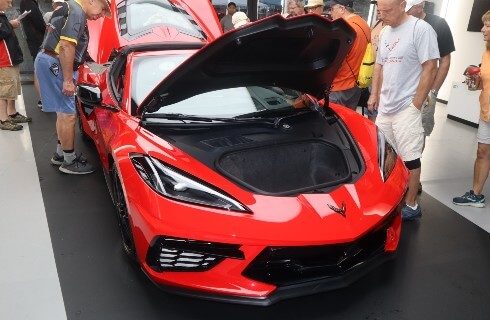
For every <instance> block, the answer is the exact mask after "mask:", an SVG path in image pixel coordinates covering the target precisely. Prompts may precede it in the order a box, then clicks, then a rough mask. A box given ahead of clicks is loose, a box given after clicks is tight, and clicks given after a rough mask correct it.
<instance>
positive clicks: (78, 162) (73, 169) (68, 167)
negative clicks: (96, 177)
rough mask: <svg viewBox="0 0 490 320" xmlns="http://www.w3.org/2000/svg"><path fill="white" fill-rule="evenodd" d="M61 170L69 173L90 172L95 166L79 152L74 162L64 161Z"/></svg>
mask: <svg viewBox="0 0 490 320" xmlns="http://www.w3.org/2000/svg"><path fill="white" fill-rule="evenodd" d="M60 171H61V172H64V173H68V174H88V173H92V172H94V171H95V168H94V167H93V166H92V165H91V164H90V163H88V161H87V159H85V158H84V157H82V155H81V154H79V155H77V157H76V158H75V160H73V162H72V163H66V162H65V161H63V164H62V165H61V166H60Z"/></svg>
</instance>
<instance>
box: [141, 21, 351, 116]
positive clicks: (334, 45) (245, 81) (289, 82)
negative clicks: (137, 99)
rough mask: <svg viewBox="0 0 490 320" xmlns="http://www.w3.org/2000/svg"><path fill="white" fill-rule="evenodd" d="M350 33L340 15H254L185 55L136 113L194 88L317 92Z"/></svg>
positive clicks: (335, 66) (197, 90)
mask: <svg viewBox="0 0 490 320" xmlns="http://www.w3.org/2000/svg"><path fill="white" fill-rule="evenodd" d="M354 37H355V33H354V31H353V30H352V29H351V28H350V26H349V25H348V24H347V23H346V22H345V21H344V20H342V19H338V20H336V21H333V22H331V21H328V20H327V19H325V18H323V17H320V16H318V15H304V16H299V17H295V18H289V19H286V18H283V17H282V16H280V15H275V16H272V17H269V18H266V19H263V20H260V21H258V22H256V23H252V24H249V25H246V26H244V27H242V28H240V29H237V30H235V31H233V32H229V33H226V34H224V35H223V36H222V37H220V38H218V39H217V40H215V41H213V42H212V43H210V44H208V45H207V46H205V47H203V48H202V49H201V50H199V51H198V52H197V53H196V54H194V55H193V56H191V57H190V58H189V59H188V60H186V61H185V62H184V63H182V64H181V65H180V66H179V67H177V68H176V69H175V70H174V71H173V72H172V73H171V74H170V75H169V76H168V77H166V78H165V79H164V80H163V81H162V82H160V84H158V85H157V86H156V87H155V89H154V90H153V91H152V92H151V93H150V94H149V95H148V96H147V97H146V98H145V100H144V101H143V102H142V103H141V105H140V106H139V107H138V114H142V113H144V112H155V111H157V110H159V109H160V108H162V107H164V106H166V105H170V104H173V103H176V102H179V101H182V100H184V99H187V98H189V97H192V96H194V95H197V94H200V93H204V92H208V91H213V90H219V89H224V88H232V87H241V86H251V85H262V86H279V87H286V88H289V89H295V90H299V91H302V92H305V93H309V94H312V95H314V96H317V97H321V96H322V95H323V91H324V90H325V89H326V88H329V87H330V86H331V83H332V80H333V78H334V76H335V74H336V72H337V70H338V68H339V67H340V64H341V63H342V61H343V60H344V57H345V56H346V55H347V53H348V52H349V50H350V48H351V46H352V43H353V40H354Z"/></svg>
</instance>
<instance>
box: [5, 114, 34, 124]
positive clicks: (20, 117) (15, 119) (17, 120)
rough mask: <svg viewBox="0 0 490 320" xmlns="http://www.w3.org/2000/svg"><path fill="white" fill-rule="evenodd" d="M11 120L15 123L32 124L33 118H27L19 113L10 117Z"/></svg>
mask: <svg viewBox="0 0 490 320" xmlns="http://www.w3.org/2000/svg"><path fill="white" fill-rule="evenodd" d="M9 120H10V121H11V122H14V123H26V122H31V121H32V118H31V117H26V116H24V115H21V114H20V113H18V112H17V113H15V114H12V115H10V116H9Z"/></svg>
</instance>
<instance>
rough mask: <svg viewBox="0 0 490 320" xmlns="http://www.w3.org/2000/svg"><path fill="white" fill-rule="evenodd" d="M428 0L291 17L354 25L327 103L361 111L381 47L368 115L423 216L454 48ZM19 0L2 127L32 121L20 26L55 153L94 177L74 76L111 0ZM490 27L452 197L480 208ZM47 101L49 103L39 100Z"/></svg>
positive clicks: (3, 70)
mask: <svg viewBox="0 0 490 320" xmlns="http://www.w3.org/2000/svg"><path fill="white" fill-rule="evenodd" d="M424 3H425V1H423V0H378V1H377V17H378V20H377V21H376V23H375V24H374V26H373V28H372V29H371V28H370V27H369V26H368V24H367V22H366V21H365V20H364V19H363V18H362V17H361V16H359V15H358V14H356V12H355V11H354V1H353V0H328V1H324V0H308V1H307V2H306V4H305V3H304V2H303V1H302V0H288V1H287V13H286V14H285V16H286V17H295V16H299V15H302V14H306V13H309V14H318V15H322V16H326V17H328V18H329V19H332V20H336V19H344V20H345V21H346V22H347V23H348V24H349V25H350V26H351V27H352V29H353V30H354V31H355V33H356V37H355V40H354V42H353V44H352V48H351V50H350V51H349V53H348V54H347V56H346V58H345V60H344V61H343V63H342V65H341V66H340V68H339V70H338V72H337V74H336V76H335V78H334V80H333V83H332V86H331V88H325V90H326V93H327V94H328V96H329V100H330V101H332V102H336V103H338V104H341V105H344V106H346V107H348V108H351V109H353V110H356V108H357V107H358V106H359V105H360V100H362V99H361V95H362V90H361V89H360V88H359V86H358V82H357V79H358V75H359V70H360V66H361V63H362V60H363V57H364V53H365V51H366V48H367V46H368V44H369V43H372V45H373V46H374V48H375V51H376V63H375V67H374V73H373V76H372V85H371V87H370V88H369V90H367V91H365V92H367V96H366V100H367V101H366V105H367V109H368V110H367V115H368V117H369V118H370V119H371V120H373V121H375V123H376V125H377V126H378V127H379V129H380V130H381V131H382V132H383V134H384V135H385V136H386V137H387V139H388V140H389V141H391V142H392V143H393V145H394V147H395V149H396V150H397V152H398V154H399V155H400V157H401V158H402V160H403V161H404V163H405V165H406V167H407V168H408V170H409V172H410V175H409V186H408V191H407V195H406V199H405V202H406V204H405V206H404V207H403V209H402V216H403V218H404V219H405V220H413V219H417V218H419V217H420V216H421V215H422V209H421V207H420V204H418V203H417V195H418V193H420V192H421V188H422V186H421V184H420V173H421V161H420V159H421V157H422V153H423V150H424V147H425V140H426V137H427V136H429V135H430V134H431V132H432V130H433V128H434V110H435V105H436V99H437V94H438V91H439V89H440V88H441V86H442V84H443V83H444V81H445V79H446V76H447V74H448V70H449V67H450V63H451V53H452V52H454V51H455V46H454V41H453V37H452V34H451V30H450V28H449V26H448V24H447V22H446V21H445V20H444V19H443V18H441V17H438V16H436V15H433V14H429V13H427V12H425V10H424ZM11 5H12V0H0V40H1V41H2V42H3V43H4V44H5V45H4V46H2V47H1V49H0V50H2V51H1V52H0V129H2V130H12V131H16V130H21V129H22V125H21V124H22V123H25V122H29V121H31V118H29V117H27V116H25V115H21V114H19V113H18V112H17V111H16V109H15V100H16V98H17V96H18V95H19V94H20V92H21V85H20V76H19V64H20V63H22V61H23V55H22V51H21V49H20V46H19V42H18V40H17V38H16V36H15V32H14V29H16V28H19V27H20V26H21V24H22V27H23V29H24V32H25V34H26V38H27V39H26V40H27V44H28V48H29V53H30V54H31V55H32V57H33V58H34V59H35V76H34V79H35V82H34V84H35V87H36V89H37V92H38V93H39V95H40V98H41V99H40V102H39V104H40V105H42V108H43V111H45V112H56V114H57V121H56V132H57V136H58V143H57V146H56V151H55V152H54V155H53V157H52V159H51V162H52V163H53V164H54V165H57V166H59V170H60V171H62V172H65V173H70V174H86V173H90V172H93V171H94V168H93V166H92V165H91V164H90V163H88V162H87V160H86V159H85V158H84V157H82V156H81V155H79V154H76V153H75V150H74V135H75V116H76V115H75V102H74V92H75V82H74V81H75V78H76V76H77V72H76V70H77V68H78V66H79V65H80V64H81V63H83V59H84V56H85V51H86V48H87V42H88V31H87V28H86V22H87V19H90V20H96V19H98V18H100V17H102V16H104V15H106V16H110V2H109V0H68V1H66V2H65V1H63V0H53V11H51V12H47V13H46V14H44V16H43V15H42V13H41V11H40V10H39V6H38V3H37V0H22V1H21V3H20V9H21V11H24V10H26V11H30V13H29V14H28V15H27V16H26V17H24V18H23V19H22V20H21V21H19V20H18V19H13V20H8V19H7V16H6V15H5V13H4V12H5V10H6V9H8V8H9V7H11ZM482 21H483V24H484V26H483V28H482V33H483V37H484V41H485V42H486V43H487V50H486V51H485V52H484V55H483V60H482V64H481V72H480V74H478V75H477V76H476V78H475V83H476V84H477V87H478V89H481V90H482V93H481V96H480V106H481V114H480V124H479V129H478V151H477V159H476V161H475V167H474V181H473V186H472V189H471V190H470V191H468V192H466V193H465V194H464V195H462V196H460V197H455V198H454V199H453V202H454V203H455V204H458V205H469V206H475V207H482V206H484V204H485V197H484V195H482V194H481V192H482V189H483V186H484V184H485V181H486V179H487V177H488V172H489V170H490V11H489V12H487V13H485V14H484V15H483V17H482ZM249 22H250V19H249V18H248V17H247V15H246V14H245V13H244V12H241V11H237V5H236V4H235V3H234V2H229V3H228V5H227V13H226V15H225V16H224V17H223V18H222V19H221V21H220V23H221V27H222V29H223V32H229V31H231V30H233V29H237V28H240V27H243V26H244V25H246V24H247V23H249ZM41 101H42V102H41Z"/></svg>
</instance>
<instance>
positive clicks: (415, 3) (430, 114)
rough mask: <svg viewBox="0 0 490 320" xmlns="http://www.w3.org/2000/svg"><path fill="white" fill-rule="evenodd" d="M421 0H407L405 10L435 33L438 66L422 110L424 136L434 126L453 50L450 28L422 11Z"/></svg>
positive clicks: (439, 18)
mask: <svg viewBox="0 0 490 320" xmlns="http://www.w3.org/2000/svg"><path fill="white" fill-rule="evenodd" d="M424 3H425V1H423V0H408V1H407V6H406V11H407V13H408V14H410V15H412V16H414V17H416V18H419V19H423V20H424V21H425V22H427V23H428V24H430V25H431V26H432V28H433V29H434V31H435V32H436V34H437V46H438V47H439V54H440V56H441V58H440V59H439V67H438V69H437V74H436V78H435V80H434V83H433V84H432V87H431V90H430V92H429V96H428V98H427V103H426V106H425V107H424V108H423V110H422V125H423V127H424V131H425V136H426V137H427V136H429V135H430V134H431V132H432V129H433V128H434V110H435V104H436V98H437V93H438V92H439V89H440V88H441V86H442V84H443V83H444V80H445V79H446V76H447V73H448V71H449V66H450V65H451V52H453V51H455V50H456V49H455V47H454V40H453V35H452V33H451V29H450V28H449V25H448V24H447V22H446V20H444V19H443V18H441V17H439V16H436V15H433V14H429V13H426V12H424Z"/></svg>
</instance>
